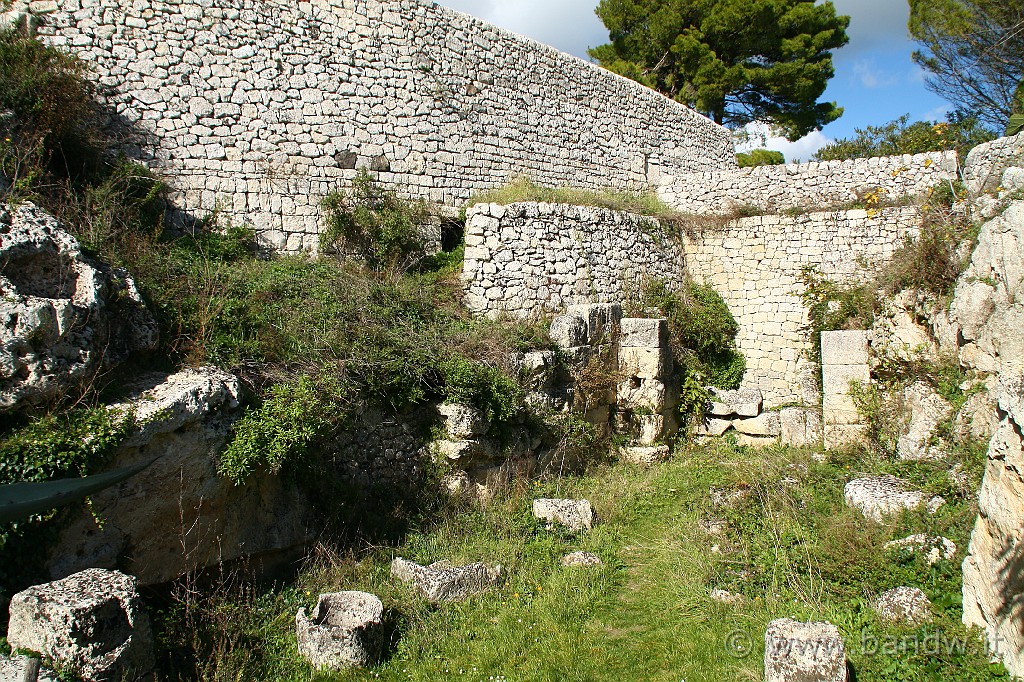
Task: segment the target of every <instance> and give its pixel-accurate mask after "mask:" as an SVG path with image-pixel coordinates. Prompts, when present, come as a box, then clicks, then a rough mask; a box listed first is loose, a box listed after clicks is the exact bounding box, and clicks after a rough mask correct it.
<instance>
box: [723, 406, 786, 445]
mask: <svg viewBox="0 0 1024 682" xmlns="http://www.w3.org/2000/svg"><path fill="white" fill-rule="evenodd" d="M732 427H733V428H734V429H736V430H737V431H739V432H740V433H745V434H746V435H748V436H771V437H772V438H773V439H774V438H776V437H778V435H779V434H780V433H782V421H781V419H780V417H779V413H778V412H765V413H764V414H761V415H758V416H756V417H753V418H751V419H734V420H733V422H732Z"/></svg>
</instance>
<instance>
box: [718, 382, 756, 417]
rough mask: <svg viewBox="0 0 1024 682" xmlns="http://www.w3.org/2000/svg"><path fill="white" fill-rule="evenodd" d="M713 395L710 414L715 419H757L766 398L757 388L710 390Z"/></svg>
mask: <svg viewBox="0 0 1024 682" xmlns="http://www.w3.org/2000/svg"><path fill="white" fill-rule="evenodd" d="M708 390H709V391H710V393H711V409H710V410H709V411H708V414H710V415H712V416H715V417H730V416H737V417H756V416H757V415H759V414H761V405H762V404H763V403H764V396H763V395H762V394H761V391H760V389H757V388H740V389H737V390H735V391H727V390H725V389H721V388H709V389H708Z"/></svg>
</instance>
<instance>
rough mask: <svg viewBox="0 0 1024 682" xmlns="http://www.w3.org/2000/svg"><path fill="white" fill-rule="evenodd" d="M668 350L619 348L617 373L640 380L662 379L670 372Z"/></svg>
mask: <svg viewBox="0 0 1024 682" xmlns="http://www.w3.org/2000/svg"><path fill="white" fill-rule="evenodd" d="M670 368H671V356H670V354H669V350H668V348H634V347H628V348H627V347H625V346H623V347H621V348H619V371H620V372H622V373H623V374H625V375H627V376H630V377H638V378H640V379H664V378H665V377H666V376H667V375H668V374H669V372H670Z"/></svg>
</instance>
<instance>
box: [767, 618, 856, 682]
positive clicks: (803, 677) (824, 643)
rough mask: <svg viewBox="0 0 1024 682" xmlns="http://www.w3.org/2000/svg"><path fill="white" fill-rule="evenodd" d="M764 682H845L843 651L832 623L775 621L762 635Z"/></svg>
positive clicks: (787, 619) (844, 657) (844, 652)
mask: <svg viewBox="0 0 1024 682" xmlns="http://www.w3.org/2000/svg"><path fill="white" fill-rule="evenodd" d="M764 682H846V649H845V647H844V646H843V639H842V637H840V636H839V629H838V628H836V626H835V625H833V624H832V623H802V622H799V621H795V620H792V619H789V618H779V619H778V620H773V621H772V622H771V623H769V624H768V630H767V631H766V632H765V635H764Z"/></svg>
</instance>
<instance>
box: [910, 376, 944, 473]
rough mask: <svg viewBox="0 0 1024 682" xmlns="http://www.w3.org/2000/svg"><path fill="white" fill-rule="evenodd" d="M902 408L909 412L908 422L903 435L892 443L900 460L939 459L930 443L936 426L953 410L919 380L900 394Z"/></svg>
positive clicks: (937, 453) (939, 452)
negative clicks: (901, 395) (894, 444)
mask: <svg viewBox="0 0 1024 682" xmlns="http://www.w3.org/2000/svg"><path fill="white" fill-rule="evenodd" d="M903 405H904V408H905V410H906V411H907V412H908V413H909V420H908V423H907V426H906V431H905V433H903V434H902V435H901V436H900V437H899V439H898V440H897V443H896V452H897V453H898V454H899V456H900V459H908V460H922V459H941V458H942V457H943V456H944V455H943V453H942V451H941V449H940V448H936V447H935V446H934V445H933V443H932V441H933V439H934V434H935V430H936V429H937V428H938V426H939V424H941V423H942V422H944V421H945V420H947V419H949V418H950V416H952V414H953V407H952V406H951V405H950V404H949V403H948V402H947V401H946V400H945V399H944V398H942V396H940V395H939V394H938V393H937V392H936V391H935V389H933V388H932V387H931V386H929V385H928V384H927V383H925V382H922V381H919V382H916V383H914V384H913V385H911V386H910V387H908V388H907V389H906V390H905V391H904V393H903Z"/></svg>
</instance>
